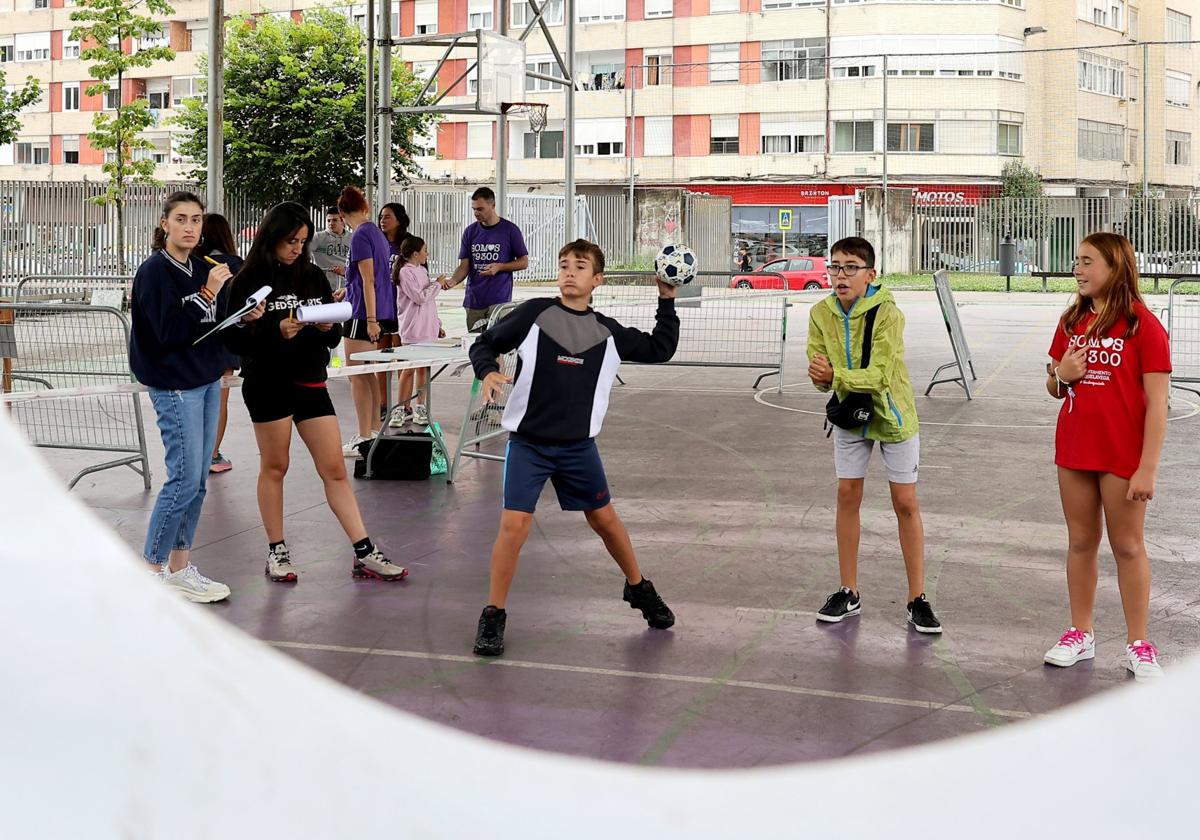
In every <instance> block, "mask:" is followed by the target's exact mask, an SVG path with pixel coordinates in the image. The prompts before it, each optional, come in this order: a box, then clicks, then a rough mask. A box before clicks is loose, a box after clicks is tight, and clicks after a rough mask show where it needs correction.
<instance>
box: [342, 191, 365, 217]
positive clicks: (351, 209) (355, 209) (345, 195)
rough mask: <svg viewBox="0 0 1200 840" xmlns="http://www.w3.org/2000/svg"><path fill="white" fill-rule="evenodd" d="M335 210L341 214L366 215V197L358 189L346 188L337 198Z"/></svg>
mask: <svg viewBox="0 0 1200 840" xmlns="http://www.w3.org/2000/svg"><path fill="white" fill-rule="evenodd" d="M337 208H338V210H340V211H341V212H343V213H366V212H367V210H369V209H370V208H369V207H368V206H367V197H366V196H365V195H363V191H362V190H360V189H359V188H358V187H346V188H345V189H344V190H342V192H341V195H339V196H338V200H337Z"/></svg>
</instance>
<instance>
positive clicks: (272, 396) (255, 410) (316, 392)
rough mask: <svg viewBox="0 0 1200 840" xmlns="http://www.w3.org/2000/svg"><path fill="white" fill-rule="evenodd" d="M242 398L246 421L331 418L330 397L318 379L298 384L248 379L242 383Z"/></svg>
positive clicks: (332, 413) (332, 412) (299, 420)
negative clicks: (311, 383)
mask: <svg viewBox="0 0 1200 840" xmlns="http://www.w3.org/2000/svg"><path fill="white" fill-rule="evenodd" d="M242 399H243V400H245V402H246V410H247V411H249V412H250V420H251V422H254V423H273V422H275V421H276V420H283V419H284V418H285V417H291V418H292V421H293V422H295V423H297V424H299V423H303V422H304V421H305V420H312V419H313V418H314V417H333V416H335V412H334V410H333V400H331V399H330V398H329V389H328V388H326V387H325V383H324V382H322V383H320V384H317V385H298V384H296V383H294V382H272V381H271V380H269V379H266V380H264V379H261V378H257V377H256V378H251V379H246V380H245V381H244V382H243V383H242Z"/></svg>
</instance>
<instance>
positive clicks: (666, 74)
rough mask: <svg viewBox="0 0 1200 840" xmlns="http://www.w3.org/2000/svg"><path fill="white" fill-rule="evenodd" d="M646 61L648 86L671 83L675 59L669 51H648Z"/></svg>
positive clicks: (645, 70) (645, 69) (646, 81)
mask: <svg viewBox="0 0 1200 840" xmlns="http://www.w3.org/2000/svg"><path fill="white" fill-rule="evenodd" d="M645 62H646V66H645V68H644V73H645V84H646V85H647V86H649V85H669V84H671V65H672V64H673V63H674V59H673V58H672V56H671V54H670V53H669V52H666V53H646V55H645Z"/></svg>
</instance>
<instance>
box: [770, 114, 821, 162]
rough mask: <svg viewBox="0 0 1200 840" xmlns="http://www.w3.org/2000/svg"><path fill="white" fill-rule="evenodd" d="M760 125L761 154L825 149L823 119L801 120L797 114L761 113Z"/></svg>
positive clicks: (784, 153)
mask: <svg viewBox="0 0 1200 840" xmlns="http://www.w3.org/2000/svg"><path fill="white" fill-rule="evenodd" d="M760 126H761V132H762V145H761V149H762V153H763V154H766V155H791V154H796V155H798V154H805V153H809V152H818V153H820V152H824V151H825V122H824V120H819V119H809V120H803V119H801V118H800V115H798V114H797V115H789V114H763V115H762V120H761V123H760Z"/></svg>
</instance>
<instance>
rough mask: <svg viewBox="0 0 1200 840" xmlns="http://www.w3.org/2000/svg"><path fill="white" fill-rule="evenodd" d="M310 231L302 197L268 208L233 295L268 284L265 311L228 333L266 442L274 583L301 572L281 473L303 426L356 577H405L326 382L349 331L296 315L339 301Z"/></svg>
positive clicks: (265, 516)
mask: <svg viewBox="0 0 1200 840" xmlns="http://www.w3.org/2000/svg"><path fill="white" fill-rule="evenodd" d="M312 235H313V223H312V220H311V219H310V218H309V215H308V211H307V210H305V209H304V208H303V207H301V206H300V205H299V204H296V203H294V202H284V203H283V204H277V205H275V206H274V207H272V208H271V209H270V210H268V211H267V214H266V215H265V216H264V217H263V220H262V223H261V224H260V225H259V226H258V233H257V234H256V235H255V237H254V244H253V245H251V246H250V253H249V254H248V255H247V256H246V264H245V265H244V266H242V270H241V271H239V272H238V276H237V279H236V280H235V281H234V283H233V289H232V290H231V292H230V295H231V298H232V299H233V300H235V301H237V300H242V299H244V298H245V297H247V296H249V295H251V294H253V293H254V291H255V290H256V289H258V288H260V287H262V286H270V287H271V294H270V295H269V296H268V297H267V300H266V312H265V314H264V315H263V317H262V318H261V319H259V320H257V321H255V322H253V323H248V324H241V325H238V326H236V327H232V328H230V329H228V330H226V331H225V332H224V334H223V335H224V339H225V344H226V346H227V347H228V348H229V349H230V350H232V351H233V352H234V353H236V354H237V355H239V356H240V357H241V358H242V379H243V385H242V398H243V399H244V400H245V402H246V408H247V410H248V411H249V412H250V420H251V421H252V422H253V423H254V437H255V439H256V440H257V441H258V452H259V462H260V463H259V471H258V509H259V512H260V513H261V514H262V520H263V528H264V529H265V530H266V532H267V544H268V545H267V565H266V573H267V576H268V577H269V578H270V579H271V580H273V581H279V582H289V583H292V582H295V581H296V579H297V578H296V571H295V568H294V567H293V566H292V557H291V553H290V551H289V550H288V547H287V544H286V542H285V541H284V537H283V479H284V477H285V476H286V475H287V471H288V452H289V450H290V449H291V444H292V425H293V424H295V426H296V432H297V433H298V434H299V435H300V439H301V440H303V441H304V445H305V446H307V447H308V451H309V454H310V455H312V459H313V464H314V465H315V466H316V468H317V474H318V475H320V477H321V481H322V483H323V484H324V485H325V498H326V499H327V500H328V502H329V507H330V509H331V510H332V511H333V513H334V515H335V516H336V517H337V519H338V522H340V523H341V525H342V528H343V530H345V532H346V536H347V537H348V538H349V539H350V542H351V543H352V544H353V547H354V560H353V564H352V565H351V567H350V571H351V574H352V575H354V577H358V578H375V579H377V580H389V581H392V580H402V579H403V578H404V577H405V575H407V574H408V570H407V569H405V568H404V567H403V566H398V565H395V564H394V563H392V562H391V561H389V560H388V559H387V557H385V556H384V555H383V552H382V551H380V550H379V549H377V548H376V547H375V545H374V544H373V543H372V542H371V538H370V537H369V536H368V535H367V529H366V527H365V526H364V525H363V521H362V514H361V513H360V512H359V509H358V501H357V500H356V499H355V497H354V489H353V488H352V487H351V486H350V481H349V479H348V477H347V475H346V462H345V461H344V460H343V458H342V443H341V436H340V432H339V430H338V421H337V416H336V415H335V414H334V410H333V402H332V401H331V400H330V398H329V391H328V389H327V388H326V386H325V379H326V368H327V366H328V364H329V351H330V350H331V349H333V348H334V347H336V346H337V344H338V341H340V340H341V337H342V328H341V326H340V325H339V324H329V323H327V324H302V323H300V322H299V321H297V320H296V310H297V309H299V308H300V307H302V306H316V305H319V304H322V303H332V302H333V290H332V289H330V288H329V281H328V280H327V279H326V277H325V272H323V271H321V269H319V268H318V267H317V266H315V265H314V264H313V263H312V261H311V260H310V259H309V254H308V243H309V242H310V241H311V240H312ZM365 375H367V376H372V375H373V374H365Z"/></svg>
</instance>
